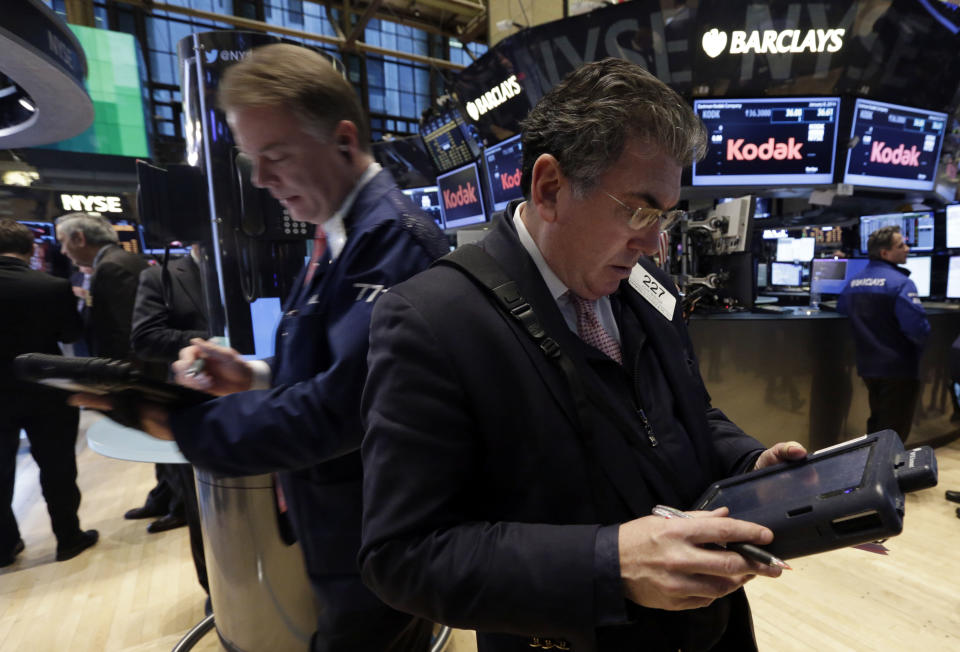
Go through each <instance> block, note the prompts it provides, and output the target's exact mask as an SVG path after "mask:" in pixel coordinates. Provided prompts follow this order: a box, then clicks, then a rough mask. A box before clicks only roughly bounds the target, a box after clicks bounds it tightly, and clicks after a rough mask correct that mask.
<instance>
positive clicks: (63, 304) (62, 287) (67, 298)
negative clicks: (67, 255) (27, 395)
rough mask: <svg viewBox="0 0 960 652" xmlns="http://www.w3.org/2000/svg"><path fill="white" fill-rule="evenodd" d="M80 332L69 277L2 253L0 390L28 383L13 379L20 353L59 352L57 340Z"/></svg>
mask: <svg viewBox="0 0 960 652" xmlns="http://www.w3.org/2000/svg"><path fill="white" fill-rule="evenodd" d="M79 334H80V316H79V315H78V314H77V299H76V297H75V296H74V295H73V291H72V290H71V289H70V282H69V281H67V280H65V279H61V278H57V277H55V276H51V275H50V274H46V273H44V272H38V271H35V270H32V269H30V265H28V264H27V263H25V262H23V261H22V260H20V259H18V258H14V257H12V256H0V390H6V389H13V388H15V387H16V388H20V389H22V388H23V387H24V386H23V385H21V384H19V383H15V382H14V381H13V377H12V376H13V371H12V369H11V362H12V361H13V359H14V358H15V357H16V356H18V355H20V354H21V353H51V354H56V355H59V354H60V348H59V347H58V346H57V342H72V341H73V340H75V339H76V338H77V336H78V335H79ZM0 418H2V416H0Z"/></svg>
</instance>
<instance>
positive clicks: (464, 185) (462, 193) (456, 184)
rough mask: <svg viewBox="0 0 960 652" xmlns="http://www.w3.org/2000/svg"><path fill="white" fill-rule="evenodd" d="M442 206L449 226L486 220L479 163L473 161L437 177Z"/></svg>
mask: <svg viewBox="0 0 960 652" xmlns="http://www.w3.org/2000/svg"><path fill="white" fill-rule="evenodd" d="M437 187H438V189H439V190H440V208H441V210H442V211H443V217H444V221H445V222H446V224H447V228H455V227H458V226H464V225H467V224H476V223H478V222H483V221H485V220H486V214H485V213H484V209H483V193H482V192H481V190H480V178H479V174H478V169H477V164H476V163H471V164H470V165H466V166H464V167H462V168H458V169H456V170H454V171H453V172H449V173H447V174H444V175H442V176H439V177H437Z"/></svg>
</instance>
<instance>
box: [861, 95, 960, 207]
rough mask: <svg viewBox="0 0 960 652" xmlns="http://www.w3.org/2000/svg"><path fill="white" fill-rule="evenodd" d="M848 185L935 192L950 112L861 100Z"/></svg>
mask: <svg viewBox="0 0 960 652" xmlns="http://www.w3.org/2000/svg"><path fill="white" fill-rule="evenodd" d="M853 111H854V112H853V126H852V128H851V131H850V142H851V143H852V144H853V146H852V147H851V148H850V151H849V154H848V156H847V166H846V169H845V171H844V175H843V182H844V183H851V184H854V185H859V186H874V187H880V188H893V189H898V190H900V189H906V190H933V184H934V181H935V180H936V176H937V162H938V160H939V159H940V147H941V145H942V144H943V132H944V127H945V125H946V123H947V114H945V113H938V112H936V111H927V110H926V109H915V108H911V107H908V106H900V105H899V104H887V103H885V102H875V101H873V100H864V99H858V100H857V103H856V105H855V106H854V110H853Z"/></svg>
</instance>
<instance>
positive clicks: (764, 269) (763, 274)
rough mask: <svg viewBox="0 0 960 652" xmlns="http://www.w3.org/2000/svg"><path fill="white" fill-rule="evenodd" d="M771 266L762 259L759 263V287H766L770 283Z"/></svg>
mask: <svg viewBox="0 0 960 652" xmlns="http://www.w3.org/2000/svg"><path fill="white" fill-rule="evenodd" d="M769 271H770V266H769V265H768V264H767V263H766V262H764V261H760V262H759V263H757V287H758V288H765V287H767V285H769V284H770V274H769Z"/></svg>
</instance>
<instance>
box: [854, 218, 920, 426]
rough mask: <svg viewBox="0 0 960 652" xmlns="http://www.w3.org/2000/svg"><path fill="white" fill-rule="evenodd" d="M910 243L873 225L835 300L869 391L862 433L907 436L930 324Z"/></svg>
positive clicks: (897, 229)
mask: <svg viewBox="0 0 960 652" xmlns="http://www.w3.org/2000/svg"><path fill="white" fill-rule="evenodd" d="M909 251H910V247H908V246H907V243H906V242H904V240H903V236H902V235H901V234H900V227H899V226H885V227H883V228H880V229H877V230H876V231H874V232H873V233H872V234H871V235H870V239H869V240H867V253H868V254H869V255H870V263H869V264H868V265H867V266H866V267H865V268H864V269H863V271H862V272H860V274H858V275H857V276H855V277H854V278H852V279H851V280H850V283H848V284H847V287H846V288H844V290H843V293H842V294H841V295H840V300H839V301H838V303H837V308H838V310H839V311H840V312H842V313H843V314H845V315H847V316H849V317H850V325H851V326H852V327H853V340H854V343H855V344H856V350H857V373H859V374H860V377H861V378H863V382H864V383H866V385H867V390H868V391H869V393H870V418H869V419H867V432H876V431H878V430H885V429H887V428H891V429H893V430H895V431H896V432H897V434H898V435H900V439H901V440H903V441H906V440H907V437H908V436H909V435H910V426H911V424H912V422H913V412H914V409H915V408H916V405H917V393H918V392H919V390H920V355H921V354H922V353H923V346H924V343H925V342H926V341H927V336H928V335H929V334H930V323H929V322H928V321H927V314H926V312H925V311H924V310H923V305H922V304H921V303H920V298H919V297H918V296H917V286H916V285H915V284H914V283H913V281H911V280H910V271H909V270H907V269H904V268H902V267H898V266H897V265H901V264H903V263H905V262H906V261H907V253H908V252H909Z"/></svg>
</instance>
